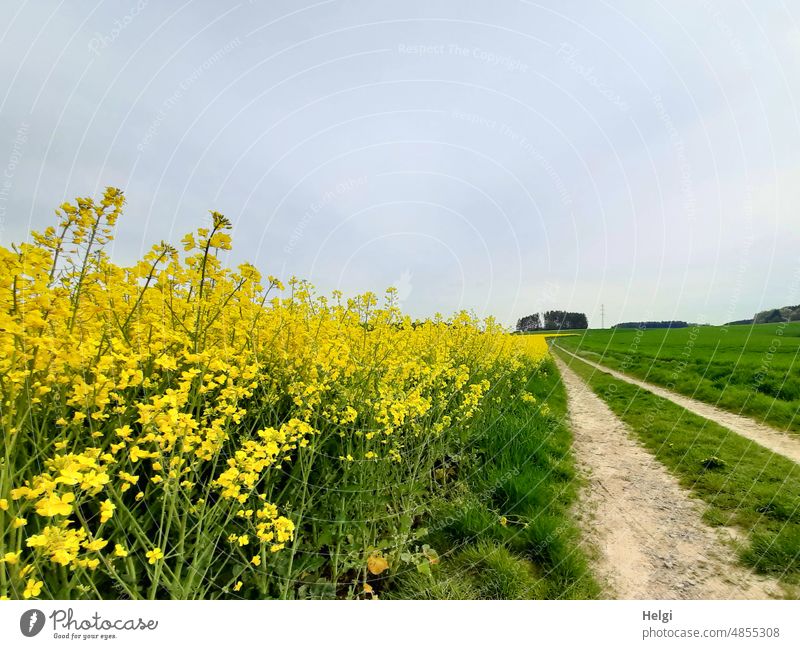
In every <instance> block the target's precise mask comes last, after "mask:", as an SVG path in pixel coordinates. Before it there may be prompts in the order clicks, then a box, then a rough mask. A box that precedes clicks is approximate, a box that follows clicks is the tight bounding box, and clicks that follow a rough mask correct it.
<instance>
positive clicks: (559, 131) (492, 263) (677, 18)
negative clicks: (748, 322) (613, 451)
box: [0, 0, 800, 326]
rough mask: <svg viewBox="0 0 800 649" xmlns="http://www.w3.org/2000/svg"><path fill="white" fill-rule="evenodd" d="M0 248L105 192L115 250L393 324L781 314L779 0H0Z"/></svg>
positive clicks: (798, 248) (799, 262)
mask: <svg viewBox="0 0 800 649" xmlns="http://www.w3.org/2000/svg"><path fill="white" fill-rule="evenodd" d="M2 12H3V20H2V21H0V174H1V175H2V177H0V244H2V245H10V243H12V242H14V241H19V240H22V239H24V238H25V237H26V236H27V233H28V231H29V230H30V229H31V228H34V229H41V228H44V227H46V226H47V225H48V224H50V223H52V221H53V209H54V208H55V207H56V206H57V205H59V204H60V203H61V202H62V201H64V200H67V199H70V198H72V197H74V196H76V195H81V196H83V195H97V194H99V193H100V192H101V191H102V189H103V187H105V186H107V185H114V186H118V187H120V188H122V189H124V191H125V193H126V195H127V198H128V205H127V210H126V213H125V216H124V218H123V219H122V220H121V222H120V224H119V227H118V230H117V233H116V241H115V243H114V249H113V256H114V258H115V260H117V261H118V262H119V263H129V262H132V261H133V260H134V259H136V258H137V257H138V256H139V255H140V254H141V253H142V251H143V250H145V249H147V248H149V246H150V245H152V244H153V243H155V242H158V241H160V240H162V239H165V240H169V241H172V242H174V243H177V242H178V241H179V240H180V237H181V236H182V235H183V234H184V233H185V232H188V231H190V230H192V229H194V228H196V227H198V226H199V225H202V224H203V223H205V222H206V221H207V218H208V210H211V209H214V210H218V211H220V212H223V213H224V214H226V215H227V216H228V217H230V218H231V220H232V221H233V222H234V224H235V232H234V251H233V252H232V253H231V258H230V262H231V263H236V262H239V261H242V260H248V261H251V262H253V263H254V264H256V265H257V266H258V267H259V268H260V269H261V270H262V271H263V272H264V273H271V274H275V275H279V276H281V277H283V278H288V277H289V276H291V275H296V276H299V277H303V278H308V279H310V280H311V281H312V282H313V283H314V284H315V285H316V286H317V287H318V289H319V290H320V291H322V292H329V291H331V290H333V289H335V288H339V289H341V290H343V291H344V292H345V293H348V294H352V293H357V292H362V291H365V290H373V291H381V292H382V291H383V289H385V288H386V287H387V286H389V285H395V286H397V287H398V288H399V291H400V296H401V298H402V300H403V306H404V308H405V309H406V310H407V311H409V312H410V313H411V314H412V315H415V316H425V315H431V314H433V313H435V312H437V311H439V312H442V313H450V312H452V311H454V310H458V309H462V308H465V309H469V310H473V311H474V312H475V313H477V314H479V315H488V314H494V315H496V316H497V317H498V318H499V319H500V320H501V321H502V322H504V323H507V324H512V323H513V322H515V321H516V319H517V318H518V317H520V316H521V315H525V314H527V313H530V312H533V311H542V310H545V309H549V308H562V309H568V310H575V311H583V312H586V313H587V314H588V316H589V319H590V324H591V325H593V326H599V325H600V309H601V305H605V313H606V321H605V322H606V325H607V326H608V325H609V324H611V323H614V322H618V321H621V320H640V319H648V320H649V319H659V320H660V319H672V318H675V319H685V320H689V321H698V322H712V323H721V322H725V321H728V320H733V319H738V318H743V317H748V316H750V315H752V313H753V312H755V311H757V310H760V309H762V308H767V307H773V306H780V305H784V304H796V303H798V302H800V110H799V108H800V107H799V106H798V104H799V103H800V74H798V73H799V72H800V7H798V6H797V5H796V4H795V5H794V6H790V5H789V3H785V2H782V1H781V0H776V1H775V2H756V1H755V0H751V1H749V2H744V1H741V0H739V1H736V0H732V1H731V2H723V1H722V0H714V1H707V0H670V1H669V2H659V1H658V0H656V1H654V2H644V3H643V2H638V1H635V0H628V1H627V2H626V1H618V0H615V1H613V2H602V1H600V2H594V1H592V2H590V1H589V0H581V1H566V2H565V1H561V0H559V1H556V0H547V1H544V2H528V1H523V0H502V1H500V2H486V1H482V2H477V1H465V0H443V1H437V0H402V2H401V1H400V0H395V1H388V0H363V1H356V0H352V1H351V0H323V1H314V0H306V1H301V0H269V1H267V0H251V1H249V2H248V1H245V2H240V3H238V4H236V3H219V2H212V1H211V0H190V1H188V2H185V3H180V2H170V3H162V2H155V0H149V1H148V0H123V1H122V2H109V1H102V0H101V1H99V2H91V1H89V0H86V1H82V2H74V1H72V2H68V1H67V0H63V1H61V2H56V1H50V0H36V1H33V0H29V1H27V2H24V1H20V0H4V2H3V7H2Z"/></svg>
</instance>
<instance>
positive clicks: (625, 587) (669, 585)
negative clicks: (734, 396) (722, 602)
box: [555, 358, 782, 599]
mask: <svg viewBox="0 0 800 649" xmlns="http://www.w3.org/2000/svg"><path fill="white" fill-rule="evenodd" d="M555 362H556V364H557V365H558V368H559V370H560V372H561V377H562V379H563V381H564V386H565V388H566V391H567V397H568V403H569V415H570V419H571V422H572V430H573V433H574V443H573V449H574V452H575V457H576V461H577V464H578V468H579V470H580V472H581V474H582V475H583V476H584V478H585V480H586V482H585V487H584V488H583V489H582V493H581V498H580V500H579V503H580V504H579V505H578V512H577V515H578V519H579V520H580V523H581V526H582V528H583V530H584V535H585V538H586V539H587V541H588V543H589V544H590V545H591V546H592V548H593V549H594V550H595V552H593V553H596V554H597V558H596V566H595V567H596V570H597V573H598V574H599V576H600V577H601V579H602V581H603V582H605V584H607V586H606V592H605V593H604V594H605V596H606V597H609V598H617V599H767V598H772V597H780V596H781V594H782V588H781V587H780V585H779V584H778V583H777V582H776V581H774V580H772V579H770V578H767V577H762V576H759V575H756V574H755V573H754V572H752V571H750V570H748V569H747V568H745V567H743V566H741V565H740V564H738V563H737V559H736V553H735V551H734V548H733V540H732V537H731V536H730V535H728V536H727V537H726V535H725V531H724V530H722V529H717V528H712V527H710V526H708V525H706V524H705V523H704V522H703V521H702V518H701V517H702V504H701V503H700V502H698V501H697V500H694V499H692V498H690V497H689V494H688V492H686V491H685V490H684V489H683V488H682V487H680V485H679V484H678V481H677V479H676V478H675V477H673V476H672V475H671V474H670V473H669V472H668V471H667V470H666V468H664V466H663V465H662V464H661V463H659V462H658V461H657V460H656V459H655V458H654V457H653V456H652V455H651V454H650V453H648V452H647V451H646V450H645V449H644V448H642V447H641V446H640V445H639V444H638V443H636V442H635V441H634V440H633V437H632V435H631V433H630V431H629V429H628V428H627V427H626V426H625V424H624V423H623V422H622V421H621V420H620V419H619V418H618V417H617V416H616V415H615V414H614V413H613V412H612V411H611V410H610V408H609V407H608V406H607V405H606V404H605V402H603V401H602V400H601V399H600V398H599V397H598V396H597V395H595V394H594V393H593V392H592V391H591V389H590V388H589V387H588V386H587V385H586V384H585V383H584V382H583V380H582V379H581V378H580V377H579V376H578V375H577V374H575V372H573V371H572V370H570V369H569V368H568V367H567V366H566V365H565V363H564V362H563V361H561V360H560V359H558V358H555Z"/></svg>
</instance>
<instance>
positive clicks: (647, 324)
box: [611, 320, 689, 329]
mask: <svg viewBox="0 0 800 649" xmlns="http://www.w3.org/2000/svg"><path fill="white" fill-rule="evenodd" d="M688 326H689V323H688V322H684V321H683V320H658V321H655V320H643V321H641V322H620V323H619V324H615V325H614V326H613V327H611V328H612V329H681V328H683V327H688Z"/></svg>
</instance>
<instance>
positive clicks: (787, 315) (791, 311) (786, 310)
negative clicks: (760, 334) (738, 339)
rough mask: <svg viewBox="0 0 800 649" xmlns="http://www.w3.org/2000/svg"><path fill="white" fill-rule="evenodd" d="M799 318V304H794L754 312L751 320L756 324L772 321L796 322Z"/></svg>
mask: <svg viewBox="0 0 800 649" xmlns="http://www.w3.org/2000/svg"><path fill="white" fill-rule="evenodd" d="M797 320H800V304H797V305H795V306H784V307H781V308H780V309H768V310H766V311H761V312H760V313H756V315H755V318H753V321H754V322H755V323H756V324H767V323H773V322H796V321H797Z"/></svg>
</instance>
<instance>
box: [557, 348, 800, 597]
mask: <svg viewBox="0 0 800 649" xmlns="http://www.w3.org/2000/svg"><path fill="white" fill-rule="evenodd" d="M554 353H556V354H558V356H559V357H560V358H561V359H562V360H563V361H564V362H565V363H567V364H568V365H569V367H570V368H571V369H572V370H573V371H574V372H576V373H577V374H578V375H579V376H580V377H581V378H582V379H584V380H585V381H586V382H587V383H588V385H589V386H590V387H591V389H592V390H593V391H594V392H595V393H596V394H597V395H598V396H599V397H600V398H601V399H603V400H604V401H605V402H606V403H607V404H608V406H609V407H610V408H611V410H612V411H613V412H614V413H615V414H616V415H617V416H618V417H620V419H622V420H623V421H624V422H625V423H626V424H627V425H628V426H629V427H630V428H631V430H632V431H633V432H634V433H635V434H636V436H637V437H638V438H639V440H640V441H641V442H642V444H643V445H644V446H645V447H646V448H647V449H649V450H650V451H651V452H652V453H653V454H654V455H655V457H656V458H657V459H658V460H659V461H660V462H662V463H663V464H664V465H665V466H666V467H667V468H668V469H669V470H670V471H671V472H672V473H673V474H674V475H675V476H676V477H677V478H678V479H679V481H680V483H681V484H682V485H683V486H684V487H686V488H688V489H690V490H691V491H692V492H693V493H694V494H696V495H697V496H699V497H700V498H701V499H703V500H704V501H705V502H706V503H707V504H708V507H707V508H706V510H705V513H704V518H705V520H706V521H707V522H708V523H709V524H711V525H725V526H734V527H736V528H738V529H739V530H741V531H742V532H744V533H745V534H746V540H745V541H744V542H743V543H742V546H741V548H740V557H741V560H742V561H743V562H744V563H745V564H747V565H749V566H751V567H753V568H754V569H755V570H756V571H758V572H761V573H769V574H772V575H775V576H776V577H778V578H780V579H783V580H784V581H785V582H787V583H790V584H798V583H800V466H798V465H797V464H795V463H794V462H792V461H791V460H788V459H786V458H784V457H783V456H780V455H776V454H774V453H772V452H771V451H769V450H767V449H765V448H763V447H761V446H759V445H757V444H755V443H753V442H751V441H750V440H748V439H745V438H744V437H741V436H740V435H737V434H735V433H733V432H732V431H730V430H728V429H727V428H724V427H722V426H719V425H718V424H715V423H714V422H711V421H709V420H707V419H704V418H702V417H698V416H697V415H694V414H692V413H689V412H687V411H686V410H684V409H683V408H682V407H680V406H678V405H676V404H674V403H672V402H671V401H669V400H667V399H663V398H661V397H658V396H656V395H654V394H652V393H650V392H647V391H645V390H641V389H640V388H637V387H636V386H633V385H631V384H629V383H626V382H624V381H620V380H617V379H615V378H613V377H612V376H611V375H610V374H607V373H605V372H601V371H599V370H596V369H595V368H593V367H591V366H590V365H587V364H586V363H584V362H582V361H579V360H577V359H575V358H573V357H571V356H568V355H567V354H564V353H560V352H558V351H557V350H554Z"/></svg>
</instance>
